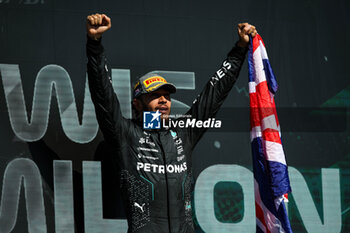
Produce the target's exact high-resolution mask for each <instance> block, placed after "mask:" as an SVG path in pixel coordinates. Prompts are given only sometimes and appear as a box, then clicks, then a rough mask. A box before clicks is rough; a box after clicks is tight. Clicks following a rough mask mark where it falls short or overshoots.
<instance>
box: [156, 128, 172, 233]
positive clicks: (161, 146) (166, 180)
mask: <svg viewBox="0 0 350 233" xmlns="http://www.w3.org/2000/svg"><path fill="white" fill-rule="evenodd" d="M157 133H158V137H159V141H160V149H161V150H162V154H163V160H164V175H165V185H166V196H167V199H166V201H167V214H168V228H169V233H171V228H170V211H169V209H170V208H169V207H170V204H169V187H168V174H167V166H166V165H167V164H166V157H165V152H164V148H163V144H162V140H161V138H160V136H161V135H160V133H159V132H157Z"/></svg>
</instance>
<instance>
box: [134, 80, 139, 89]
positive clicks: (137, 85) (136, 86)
mask: <svg viewBox="0 0 350 233" xmlns="http://www.w3.org/2000/svg"><path fill="white" fill-rule="evenodd" d="M138 85H140V81H138V82H137V83H136V84H135V86H134V89H135V88H136V87H137V86H138Z"/></svg>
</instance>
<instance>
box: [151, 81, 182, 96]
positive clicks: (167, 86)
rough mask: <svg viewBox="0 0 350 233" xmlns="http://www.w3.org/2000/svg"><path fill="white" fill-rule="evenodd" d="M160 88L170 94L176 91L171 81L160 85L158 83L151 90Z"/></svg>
mask: <svg viewBox="0 0 350 233" xmlns="http://www.w3.org/2000/svg"><path fill="white" fill-rule="evenodd" d="M161 88H163V89H165V90H167V91H169V93H170V94H173V93H175V92H176V87H175V85H174V84H172V83H164V84H162V85H159V86H158V87H156V88H154V89H153V90H152V91H151V92H154V91H156V90H159V89H161Z"/></svg>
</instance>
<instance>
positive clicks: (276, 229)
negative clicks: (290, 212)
mask: <svg viewBox="0 0 350 233" xmlns="http://www.w3.org/2000/svg"><path fill="white" fill-rule="evenodd" d="M254 183H255V184H254V189H255V191H254V193H255V202H256V204H257V205H259V206H260V208H261V209H262V211H263V212H264V216H265V220H266V225H267V228H268V229H269V231H270V232H271V233H285V230H284V229H283V227H282V224H281V222H280V220H279V219H278V218H276V216H275V215H274V214H272V213H271V212H270V211H269V210H268V209H267V208H266V206H265V205H264V203H263V202H262V200H261V198H260V191H259V184H258V182H257V181H256V180H255V179H254Z"/></svg>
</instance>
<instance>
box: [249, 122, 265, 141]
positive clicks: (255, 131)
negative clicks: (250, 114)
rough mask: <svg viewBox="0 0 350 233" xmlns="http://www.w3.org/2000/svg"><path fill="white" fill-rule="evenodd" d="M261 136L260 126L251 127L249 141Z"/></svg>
mask: <svg viewBox="0 0 350 233" xmlns="http://www.w3.org/2000/svg"><path fill="white" fill-rule="evenodd" d="M258 137H260V138H261V137H262V132H261V127H260V126H256V127H253V128H252V129H251V131H250V141H251V142H252V141H253V140H254V139H255V138H258Z"/></svg>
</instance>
